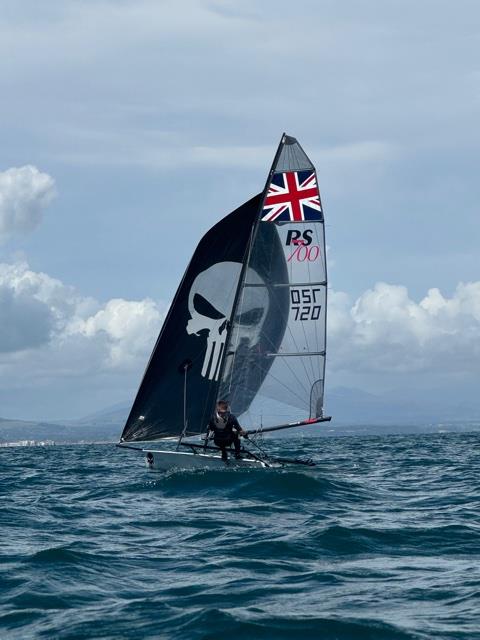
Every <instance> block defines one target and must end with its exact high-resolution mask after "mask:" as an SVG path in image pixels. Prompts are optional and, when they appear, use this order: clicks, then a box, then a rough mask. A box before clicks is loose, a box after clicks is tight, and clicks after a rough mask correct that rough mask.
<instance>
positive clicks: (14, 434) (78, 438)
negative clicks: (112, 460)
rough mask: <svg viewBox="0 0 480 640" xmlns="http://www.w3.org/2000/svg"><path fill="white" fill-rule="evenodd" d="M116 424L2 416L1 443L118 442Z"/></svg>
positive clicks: (0, 427) (0, 423) (0, 420)
mask: <svg viewBox="0 0 480 640" xmlns="http://www.w3.org/2000/svg"><path fill="white" fill-rule="evenodd" d="M118 436H119V428H118V426H117V425H116V424H108V423H107V424H103V425H100V424H84V425H78V424H77V425H75V424H58V423H54V422H34V421H26V420H9V419H7V418H0V444H1V443H7V442H8V443H11V442H21V441H25V440H29V441H35V442H45V441H54V442H56V443H60V442H117V441H118Z"/></svg>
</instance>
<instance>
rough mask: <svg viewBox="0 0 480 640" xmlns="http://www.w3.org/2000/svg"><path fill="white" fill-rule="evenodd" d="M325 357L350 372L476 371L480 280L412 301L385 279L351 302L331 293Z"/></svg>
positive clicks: (479, 345) (479, 355)
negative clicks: (449, 295)
mask: <svg viewBox="0 0 480 640" xmlns="http://www.w3.org/2000/svg"><path fill="white" fill-rule="evenodd" d="M329 300H330V306H329V340H330V342H329V360H330V366H331V367H332V368H333V369H339V370H342V369H343V370H348V371H353V372H359V373H361V372H398V373H410V372H411V373H414V372H420V371H430V372H435V371H441V372H446V371H448V372H461V373H465V372H470V371H478V370H480V282H470V283H466V284H464V283H460V284H459V285H458V286H457V288H456V290H455V292H454V294H453V295H452V297H450V298H448V297H445V296H444V295H443V294H442V293H441V292H440V290H439V289H437V288H434V289H430V290H429V291H428V293H427V295H426V296H425V297H424V298H423V299H422V300H421V301H420V302H418V303H417V302H415V301H414V300H412V299H411V298H410V297H409V294H408V290H407V288H406V287H404V286H401V285H392V284H387V283H384V282H379V283H377V284H376V285H375V286H374V287H373V289H369V290H367V291H365V293H363V294H362V295H361V296H360V297H359V298H358V299H357V300H356V301H355V302H354V303H353V304H352V303H351V301H350V299H349V298H348V296H347V295H346V294H344V293H339V292H332V293H331V295H330V298H329Z"/></svg>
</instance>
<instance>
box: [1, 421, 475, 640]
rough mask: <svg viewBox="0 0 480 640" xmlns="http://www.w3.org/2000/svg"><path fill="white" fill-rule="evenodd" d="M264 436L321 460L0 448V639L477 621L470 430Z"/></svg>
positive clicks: (351, 630)
mask: <svg viewBox="0 0 480 640" xmlns="http://www.w3.org/2000/svg"><path fill="white" fill-rule="evenodd" d="M274 444H275V447H276V449H277V451H278V452H281V453H282V454H284V455H291V454H294V455H295V454H301V453H304V454H305V453H306V454H307V455H311V456H314V457H315V458H316V459H317V460H318V461H319V463H320V464H319V466H318V467H316V468H314V469H306V470H303V469H302V470H296V469H295V470H266V471H263V470H255V471H240V472H238V471H237V472H236V471H229V470H226V471H208V472H200V473H199V472H192V473H174V474H170V475H168V474H165V475H159V474H155V475H153V474H151V473H149V472H147V471H146V470H145V469H144V467H143V464H142V460H141V459H138V458H137V455H136V454H135V453H134V452H128V451H120V450H118V449H115V448H113V447H111V446H68V447H67V446H65V447H52V448H44V449H42V448H17V449H3V450H0V524H1V546H0V638H1V639H2V640H3V639H6V638H8V639H10V638H14V639H17V638H21V639H22V640H23V639H28V638H55V639H56V638H59V639H66V638H69V639H70V638H71V639H73V638H75V639H81V638H109V639H112V640H113V639H115V640H117V639H120V638H132V639H138V638H159V639H163V638H169V639H170V638H188V639H193V640H195V639H197V638H198V639H201V638H203V639H220V638H226V637H227V638H228V639H229V640H235V639H237V638H265V639H267V638H268V639H270V638H274V639H277V638H302V639H303V640H306V639H308V638H325V639H333V638H338V639H346V638H348V639H350V638H352V639H353V638H355V639H364V638H368V639H379V638H385V639H389V640H390V639H392V640H396V639H404V638H405V639H406V638H435V639H441V638H466V639H467V638H468V639H469V640H471V639H473V638H480V564H479V561H480V523H479V507H480V480H479V475H480V434H467V435H441V436H415V437H412V436H403V437H392V436H390V437H363V438H336V439H328V440H327V439H313V440H310V441H304V440H301V439H291V440H276V441H274Z"/></svg>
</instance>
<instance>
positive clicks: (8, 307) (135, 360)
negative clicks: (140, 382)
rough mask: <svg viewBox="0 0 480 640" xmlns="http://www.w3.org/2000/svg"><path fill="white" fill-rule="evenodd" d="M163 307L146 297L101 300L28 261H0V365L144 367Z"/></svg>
mask: <svg viewBox="0 0 480 640" xmlns="http://www.w3.org/2000/svg"><path fill="white" fill-rule="evenodd" d="M163 312H164V307H163V306H162V305H160V304H157V303H156V302H154V301H153V300H150V299H148V298H147V299H145V300H140V301H131V300H123V299H113V300H109V301H107V302H106V303H105V304H101V303H100V302H98V301H97V300H94V299H93V298H88V297H85V296H81V295H80V294H79V293H78V292H76V291H75V290H74V289H73V288H72V287H69V286H67V285H65V284H64V283H62V282H61V281H60V280H57V279H55V278H52V277H50V276H49V275H47V274H45V273H41V272H35V271H32V270H31V269H29V267H28V265H27V264H26V263H16V264H0V323H1V331H0V367H1V368H2V369H3V371H4V373H6V372H8V371H10V370H12V371H17V372H19V373H20V372H21V371H22V368H23V370H25V365H26V363H30V364H29V366H28V370H29V372H30V373H32V372H33V373H35V374H37V375H39V374H42V375H48V376H49V377H52V376H53V377H55V375H61V376H65V375H75V376H78V375H82V374H89V373H93V372H97V373H98V372H100V371H112V370H113V371H115V370H117V371H125V370H132V369H135V368H136V367H142V366H143V365H144V363H145V359H146V358H147V357H148V354H149V352H150V349H151V348H152V345H153V343H154V341H155V338H156V336H157V333H158V330H159V328H160V326H161V323H162V319H163ZM26 375H27V376H28V373H26Z"/></svg>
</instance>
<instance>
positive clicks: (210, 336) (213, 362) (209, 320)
mask: <svg viewBox="0 0 480 640" xmlns="http://www.w3.org/2000/svg"><path fill="white" fill-rule="evenodd" d="M241 270H242V265H241V264H240V263H238V262H219V263H217V264H214V265H213V266H211V267H209V268H208V269H206V270H205V271H202V272H201V273H199V274H198V276H197V277H196V278H195V280H194V281H193V284H192V287H191V289H190V293H189V296H188V310H189V313H190V319H189V321H188V322H187V326H186V331H187V333H188V334H189V335H196V336H203V337H204V338H205V339H206V343H207V344H206V349H205V356H204V360H203V366H202V371H201V375H202V376H203V377H204V378H208V380H218V377H219V374H220V363H221V360H222V356H223V352H224V349H225V343H226V340H227V333H228V331H227V329H228V323H229V320H230V317H231V315H232V309H233V304H234V301H235V292H236V290H237V286H238V280H239V278H240V273H241ZM248 276H249V280H253V281H254V282H255V283H256V284H257V285H258V284H261V283H263V280H262V279H261V278H260V277H259V276H258V275H257V274H256V273H255V272H254V271H253V270H252V269H248ZM225 282H229V283H231V284H229V286H227V287H226V286H225ZM261 290H262V291H261V295H262V296H263V297H265V296H266V298H267V300H266V304H265V300H264V301H263V302H264V304H263V305H262V306H261V307H260V308H255V305H256V304H258V299H257V298H258V295H257V297H256V298H255V299H254V300H252V301H251V303H250V301H249V300H248V299H247V301H246V305H247V308H245V303H244V304H243V305H242V314H241V316H240V317H239V322H238V330H237V332H236V338H237V341H240V342H241V343H242V344H248V346H252V345H253V344H255V343H256V341H257V339H258V336H259V335H260V327H261V325H262V323H263V320H264V318H265V316H266V313H267V310H268V294H267V292H266V290H265V289H264V287H261ZM250 306H251V307H252V308H250ZM252 312H253V313H252ZM242 317H244V318H246V319H247V321H246V322H243V321H242Z"/></svg>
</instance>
